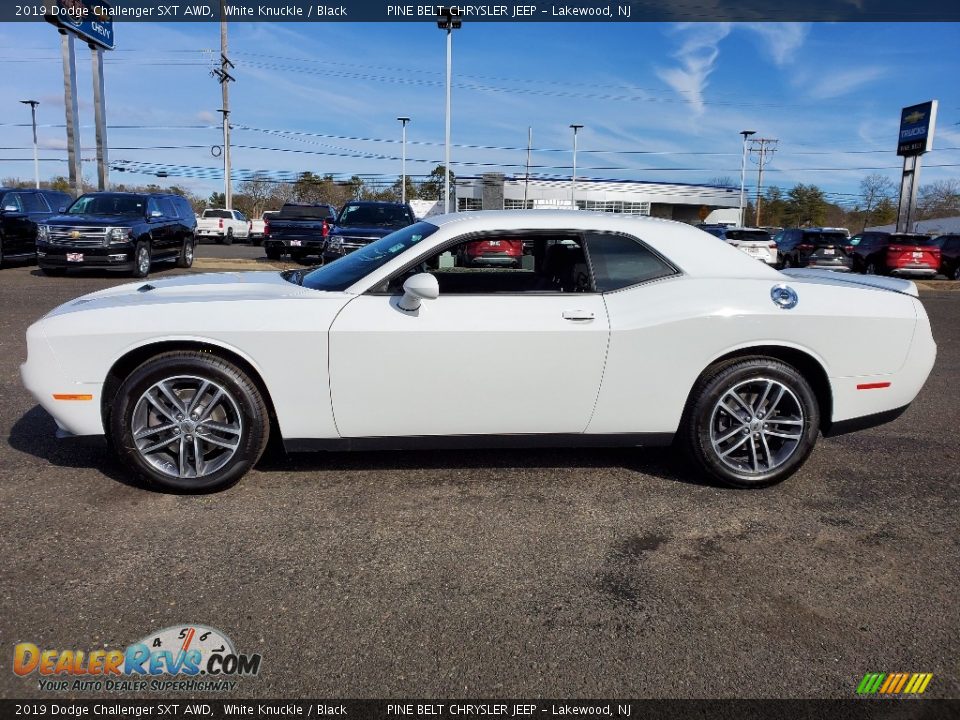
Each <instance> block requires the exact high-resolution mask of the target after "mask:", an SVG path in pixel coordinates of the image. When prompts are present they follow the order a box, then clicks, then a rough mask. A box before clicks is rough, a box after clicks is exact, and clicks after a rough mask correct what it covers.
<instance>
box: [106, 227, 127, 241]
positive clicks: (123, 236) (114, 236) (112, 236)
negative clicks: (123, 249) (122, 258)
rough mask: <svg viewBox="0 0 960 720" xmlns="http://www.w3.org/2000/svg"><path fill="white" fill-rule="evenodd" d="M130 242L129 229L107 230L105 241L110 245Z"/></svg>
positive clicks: (116, 228)
mask: <svg viewBox="0 0 960 720" xmlns="http://www.w3.org/2000/svg"><path fill="white" fill-rule="evenodd" d="M128 240H130V228H124V227H115V228H107V241H108V242H111V243H124V242H127V241H128Z"/></svg>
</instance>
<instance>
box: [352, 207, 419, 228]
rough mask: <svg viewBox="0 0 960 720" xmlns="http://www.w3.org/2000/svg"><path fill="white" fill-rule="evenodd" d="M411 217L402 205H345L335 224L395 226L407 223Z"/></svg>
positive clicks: (399, 226)
mask: <svg viewBox="0 0 960 720" xmlns="http://www.w3.org/2000/svg"><path fill="white" fill-rule="evenodd" d="M411 221H412V218H411V217H410V215H409V214H408V213H407V209H406V208H405V207H404V206H403V205H346V206H344V208H343V210H342V211H341V212H340V219H339V220H337V225H340V226H342V227H395V228H402V227H404V226H406V225H409V224H410V222H411Z"/></svg>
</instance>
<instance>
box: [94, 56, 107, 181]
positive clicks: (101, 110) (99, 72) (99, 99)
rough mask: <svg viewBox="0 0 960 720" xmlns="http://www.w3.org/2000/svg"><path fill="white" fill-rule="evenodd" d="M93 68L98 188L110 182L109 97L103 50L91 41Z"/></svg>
mask: <svg viewBox="0 0 960 720" xmlns="http://www.w3.org/2000/svg"><path fill="white" fill-rule="evenodd" d="M89 46H90V59H91V61H92V65H93V67H92V70H93V107H94V125H95V127H96V134H97V190H100V191H101V192H102V191H104V190H106V189H107V186H108V185H109V184H110V174H109V172H110V158H109V157H108V152H107V104H106V103H107V98H106V94H105V93H104V90H103V50H101V49H100V48H99V47H97V46H96V45H94V44H93V43H89Z"/></svg>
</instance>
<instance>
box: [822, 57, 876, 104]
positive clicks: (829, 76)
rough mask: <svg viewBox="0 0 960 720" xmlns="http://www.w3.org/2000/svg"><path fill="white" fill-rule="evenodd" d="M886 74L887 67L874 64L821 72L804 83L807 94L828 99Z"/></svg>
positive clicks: (845, 93)
mask: <svg viewBox="0 0 960 720" xmlns="http://www.w3.org/2000/svg"><path fill="white" fill-rule="evenodd" d="M886 74H887V69H886V68H884V67H881V66H879V65H874V66H869V67H859V68H850V69H849V70H834V71H832V72H828V73H821V74H819V75H817V76H816V79H815V80H813V81H812V82H810V83H809V84H806V83H803V84H804V85H805V86H806V91H807V95H809V96H810V97H811V98H813V99H815V100H828V99H830V98H836V97H841V96H843V95H847V94H849V93H851V92H853V91H854V90H857V89H859V88H860V87H862V86H864V85H867V84H868V83H871V82H873V81H874V80H879V79H880V78H882V77H885V76H886Z"/></svg>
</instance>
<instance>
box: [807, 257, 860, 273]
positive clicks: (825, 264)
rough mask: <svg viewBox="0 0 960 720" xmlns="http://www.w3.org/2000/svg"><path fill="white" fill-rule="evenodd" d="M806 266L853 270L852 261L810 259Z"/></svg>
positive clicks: (822, 268)
mask: <svg viewBox="0 0 960 720" xmlns="http://www.w3.org/2000/svg"><path fill="white" fill-rule="evenodd" d="M806 267H808V268H810V269H811V270H834V271H836V272H851V271H852V270H853V263H850V262H847V263H840V262H823V261H816V260H813V261H810V262H808V263H807V265H806Z"/></svg>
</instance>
